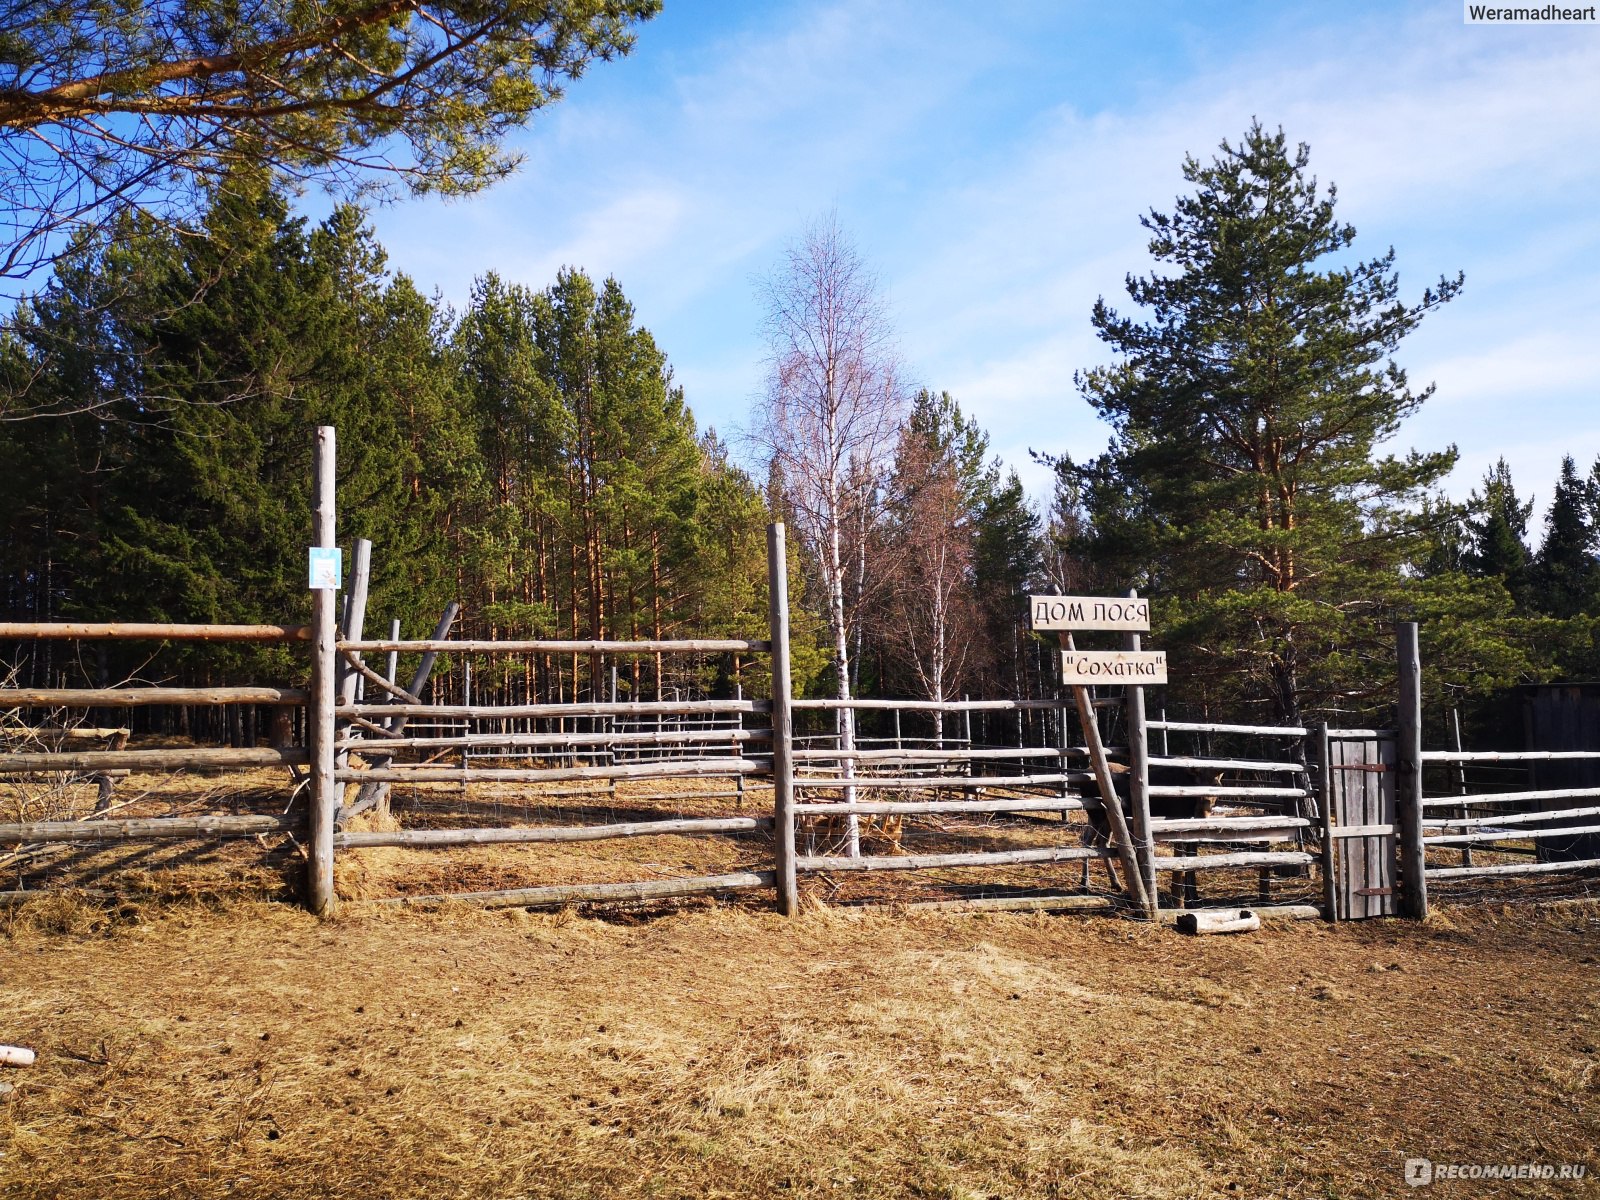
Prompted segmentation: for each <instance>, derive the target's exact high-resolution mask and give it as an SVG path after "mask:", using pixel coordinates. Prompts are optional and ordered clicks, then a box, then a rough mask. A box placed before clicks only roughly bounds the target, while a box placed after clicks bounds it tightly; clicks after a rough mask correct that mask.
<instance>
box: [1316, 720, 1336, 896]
mask: <svg viewBox="0 0 1600 1200" xmlns="http://www.w3.org/2000/svg"><path fill="white" fill-rule="evenodd" d="M1317 808H1318V810H1319V811H1318V812H1317V820H1318V822H1319V823H1320V825H1321V828H1322V907H1323V913H1322V915H1323V918H1324V919H1326V920H1329V921H1337V920H1338V919H1339V896H1338V887H1337V884H1336V881H1335V878H1334V872H1335V870H1336V867H1335V865H1334V861H1333V737H1332V735H1330V734H1329V732H1328V723H1327V722H1326V721H1324V722H1323V723H1322V724H1321V725H1320V726H1318V728H1317Z"/></svg>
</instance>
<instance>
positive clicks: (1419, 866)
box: [1394, 621, 1428, 921]
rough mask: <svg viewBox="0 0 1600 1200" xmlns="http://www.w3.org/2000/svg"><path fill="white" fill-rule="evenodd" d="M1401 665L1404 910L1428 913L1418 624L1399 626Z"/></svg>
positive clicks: (1398, 743) (1398, 809) (1398, 786)
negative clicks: (1423, 835)
mask: <svg viewBox="0 0 1600 1200" xmlns="http://www.w3.org/2000/svg"><path fill="white" fill-rule="evenodd" d="M1395 644H1396V649H1397V651H1398V659H1399V666H1400V705H1399V708H1400V712H1399V718H1400V719H1399V733H1398V736H1397V737H1396V740H1395V757H1396V758H1397V759H1398V760H1399V761H1398V762H1397V763H1396V766H1395V797H1394V799H1395V816H1396V818H1397V822H1396V823H1397V824H1398V825H1399V830H1398V832H1399V834H1400V837H1399V839H1398V840H1399V848H1400V915H1401V916H1404V917H1411V918H1413V919H1414V920H1418V921H1420V920H1422V919H1423V918H1424V917H1426V916H1427V915H1428V880H1427V876H1426V875H1425V874H1424V871H1425V869H1426V858H1425V852H1424V848H1423V845H1422V656H1421V654H1420V652H1419V651H1418V649H1417V623H1416V622H1415V621H1402V622H1400V624H1399V625H1398V626H1397V627H1396V638H1395Z"/></svg>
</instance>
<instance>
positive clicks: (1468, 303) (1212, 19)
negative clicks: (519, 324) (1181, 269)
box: [374, 0, 1600, 499]
mask: <svg viewBox="0 0 1600 1200" xmlns="http://www.w3.org/2000/svg"><path fill="white" fill-rule="evenodd" d="M1252 117H1259V118H1260V119H1261V120H1262V122H1263V123H1265V124H1267V125H1268V126H1276V125H1282V126H1283V128H1284V130H1285V132H1286V133H1287V134H1288V135H1289V137H1290V139H1291V140H1292V141H1305V142H1308V143H1309V144H1310V146H1311V154H1312V169H1313V171H1314V172H1315V174H1316V175H1317V176H1318V178H1319V179H1321V180H1323V181H1332V182H1334V183H1336V184H1337V185H1338V188H1339V197H1340V200H1339V211H1340V215H1341V216H1342V217H1343V218H1344V219H1346V220H1348V221H1350V222H1352V223H1353V224H1354V225H1355V227H1356V229H1357V231H1358V238H1357V243H1356V246H1357V249H1358V250H1360V251H1361V252H1362V254H1363V257H1371V256H1374V255H1377V254H1380V253H1382V252H1383V251H1384V250H1385V249H1387V248H1388V247H1389V246H1391V245H1392V246H1394V247H1395V250H1396V254H1397V266H1398V269H1399V272H1400V281H1401V287H1402V291H1403V293H1404V295H1405V296H1406V297H1407V298H1414V297H1415V296H1416V295H1418V294H1419V293H1420V292H1421V291H1422V289H1423V288H1424V287H1425V286H1426V285H1428V284H1430V283H1432V282H1434V281H1436V280H1437V279H1438V278H1439V277H1440V275H1442V274H1449V275H1454V274H1455V272H1456V271H1458V270H1463V271H1465V272H1466V276H1467V285H1466V290H1465V292H1464V293H1463V295H1462V297H1461V298H1460V299H1459V300H1457V301H1456V302H1455V303H1453V304H1451V305H1449V306H1447V307H1446V308H1444V309H1443V310H1441V311H1440V312H1438V313H1436V314H1435V315H1434V316H1432V317H1431V318H1430V319H1429V320H1428V321H1427V322H1425V324H1424V326H1423V328H1422V329H1421V331H1419V332H1418V333H1417V334H1415V335H1413V337H1412V338H1411V339H1409V340H1408V341H1407V343H1406V344H1405V345H1404V346H1403V347H1402V350H1401V353H1400V356H1399V361H1400V363H1401V365H1402V366H1404V367H1405V368H1407V370H1408V371H1409V373H1410V376H1411V380H1412V383H1413V385H1422V384H1426V383H1428V382H1429V381H1433V382H1435V383H1437V385H1438V393H1437V394H1436V396H1435V397H1434V398H1433V399H1432V400H1431V401H1430V402H1429V404H1428V405H1427V406H1426V407H1425V408H1424V410H1423V412H1422V413H1421V414H1419V415H1418V416H1417V417H1416V418H1414V419H1413V420H1412V421H1411V422H1410V423H1408V425H1407V426H1406V427H1405V428H1404V430H1403V431H1402V434H1401V436H1400V438H1399V439H1398V441H1397V443H1396V446H1395V448H1396V449H1402V450H1403V449H1405V448H1406V447H1408V446H1416V447H1418V448H1426V449H1432V448H1437V447H1440V446H1442V445H1445V444H1448V443H1451V442H1454V443H1456V444H1457V445H1458V446H1459V447H1460V449H1461V456H1462V458H1461V466H1460V467H1459V468H1458V470H1457V473H1456V475H1455V477H1453V479H1452V481H1451V490H1452V491H1453V492H1454V493H1455V494H1457V495H1458V496H1464V495H1465V494H1466V493H1467V492H1468V491H1469V490H1470V489H1471V488H1472V487H1473V485H1474V484H1475V483H1476V482H1477V480H1478V479H1479V478H1481V476H1482V474H1483V472H1484V470H1485V468H1486V467H1488V466H1489V465H1490V464H1491V463H1493V461H1494V460H1495V458H1496V457H1498V456H1500V455H1504V456H1505V457H1506V458H1507V459H1508V460H1509V461H1510V463H1511V466H1512V469H1513V472H1514V475H1515V477H1516V479H1517V481H1518V484H1519V486H1520V488H1521V490H1523V491H1524V493H1537V494H1538V495H1539V496H1540V497H1541V499H1543V498H1544V497H1546V496H1547V494H1548V492H1549V488H1550V484H1551V482H1552V480H1553V479H1554V476H1555V474H1556V470H1557V467H1558V465H1559V462H1560V458H1561V456H1562V455H1563V454H1567V453H1570V454H1573V455H1575V456H1576V457H1577V458H1578V459H1579V461H1580V464H1582V465H1584V466H1587V465H1588V464H1589V463H1592V462H1593V461H1594V459H1595V456H1596V454H1597V453H1600V254H1597V251H1600V27H1596V26H1551V27H1546V28H1537V27H1532V28H1530V27H1503V26H1502V27H1493V26H1473V27H1468V26H1466V25H1464V23H1463V21H1462V7H1461V3H1460V0H1454V2H1453V3H1452V2H1451V0H1434V2H1429V3H1414V4H1403V3H1389V4H1360V3H1340V4H1300V5H1295V4H1283V3H1278V4H1266V3H1231V4H1211V3H1198V2H1197V3H1187V4H1182V5H1179V4H1173V3H1142V2H1137V0H1136V2H1123V3H1117V4H1105V3H1096V4H1087V3H1077V2H1061V3H1050V2H1046V0H1038V2H1036V3H1031V4H1029V3H1008V2H1005V0H1000V2H996V3H988V4H984V5H973V4H970V3H947V2H944V0H925V2H923V3H911V2H897V0H884V2H882V3H869V2H855V3H838V4H806V3H793V4H791V3H764V4H736V3H717V2H714V0H666V9H665V11H664V12H663V14H662V15H661V16H660V17H658V18H657V19H656V20H654V21H652V22H650V23H649V24H647V25H645V26H644V27H643V28H642V29H641V30H640V35H639V43H638V47H637V49H636V50H635V52H634V53H633V55H632V56H631V57H629V58H627V59H624V60H621V61H620V62H616V63H609V64H599V65H597V66H595V67H594V68H592V70H591V71H590V73H589V74H587V75H586V76H585V77H584V78H583V79H581V80H579V81H578V83H577V84H575V85H574V86H573V87H572V88H571V90H570V93H569V95H568V97H567V99H566V100H565V101H564V102H563V103H562V104H560V105H559V106H558V107H556V108H554V109H551V110H549V111H548V112H546V113H545V114H544V115H543V117H542V118H541V119H539V120H538V121H537V122H536V123H535V125H534V126H532V127H531V128H530V129H529V130H527V131H525V132H524V133H523V134H521V135H520V136H519V138H518V145H519V147H520V149H521V150H523V151H524V152H525V153H526V155H527V163H526V165H525V167H524V169H523V171H522V172H521V174H520V175H519V176H517V177H516V178H514V179H512V180H510V181H508V182H507V183H505V184H502V185H500V186H499V187H497V188H495V189H493V190H492V191H490V192H488V193H485V194H484V195H481V196H478V197H474V198H472V199H469V200H465V201H450V202H442V201H423V202H417V201H410V202H405V203H402V204H398V205H395V206H393V207H389V208H386V209H383V210H380V211H379V212H377V213H376V214H374V219H375V223H376V225H377V228H378V231H379V235H380V237H381V238H382V240H383V242H384V244H385V245H386V246H387V248H388V250H389V252H390V255H391V263H392V265H393V266H395V267H396V268H397V269H400V270H404V271H406V272H408V273H409V274H411V275H412V276H413V277H414V278H415V279H416V280H417V281H418V283H419V284H420V285H421V286H422V287H423V288H424V289H425V290H432V289H434V288H437V289H439V290H440V291H441V292H442V293H443V295H444V296H445V298H446V299H447V300H449V301H451V302H452V303H455V304H458V305H459V304H461V303H462V302H463V301H464V300H465V299H466V297H467V296H468V294H469V292H470V289H471V284H472V280H473V278H474V277H475V276H476V275H478V274H481V273H482V272H484V271H487V270H490V269H493V270H496V271H499V272H500V273H501V274H502V275H503V276H505V277H507V278H510V279H513V280H516V281H518V282H521V283H525V284H529V285H531V286H535V287H543V286H545V285H547V284H548V283H550V282H552V281H553V279H554V277H555V273H556V271H557V269H558V268H560V267H561V266H563V265H573V266H579V267H582V268H584V269H585V270H587V271H589V272H590V273H591V274H592V275H595V276H596V277H601V276H605V275H615V276H616V277H617V279H618V280H619V281H620V282H621V284H622V286H623V289H624V291H625V292H626V293H627V294H628V296H629V297H630V298H631V299H632V300H633V302H634V304H635V306H636V307H637V309H638V314H639V320H640V322H641V324H643V325H645V326H646V327H648V328H649V329H650V330H651V331H652V332H653V333H654V334H655V336H656V338H657V340H658V341H659V343H660V344H661V346H662V347H663V348H664V349H665V351H666V352H667V354H668V355H669V357H670V358H671V361H672V363H673V367H674V369H675V371H676V373H677V377H678V379H679V381H680V382H681V383H682V384H683V385H684V388H685V391H686V393H687V396H688V399H689V402H690V404H691V405H692V407H693V408H694V410H695V413H696V415H697V416H698V417H699V419H700V421H701V423H702V425H705V424H712V425H715V426H717V427H718V429H719V430H723V431H725V432H730V431H733V430H735V429H737V427H738V426H740V425H741V424H742V422H743V421H744V420H745V417H746V413H747V412H748V410H749V407H750V403H751V400H752V398H753V397H755V396H756V395H757V394H758V393H759V391H760V388H761V383H762V374H763V362H762V360H763V346H762V343H761V338H760V322H761V315H762V313H761V304H760V300H759V297H758V291H757V281H758V280H759V279H760V278H761V277H762V276H763V275H765V274H767V273H768V272H770V271H771V270H772V269H773V268H774V266H775V265H776V264H777V263H778V261H779V259H780V257H781V255H782V252H783V248H784V246H785V244H786V243H787V242H788V241H790V240H791V239H793V238H794V237H795V236H796V235H798V234H799V233H800V232H801V231H802V230H803V229H804V227H805V226H806V224H807V223H808V222H809V221H811V220H812V219H814V218H815V217H817V216H819V215H821V214H824V213H826V212H828V211H829V210H836V211H837V213H838V216H839V220H840V223H841V225H842V226H843V227H844V228H845V229H846V230H847V232H848V233H849V234H850V236H851V237H852V239H853V240H854V242H855V243H856V246H857V248H858V249H859V250H860V252H861V253H862V255H863V256H864V258H866V259H867V261H868V262H869V263H870V264H871V265H872V267H873V269H874V270H875V271H876V273H877V276H878V279H879V281H880V286H881V289H882V292H883V294H884V296H885V297H886V299H887V301H888V304H889V308H890V311H891V313H892V316H893V321H894V324H895V327H896V329H897V331H898V335H899V341H900V350H901V354H902V357H903V359H904V361H905V364H906V367H907V368H908V370H909V373H910V376H911V378H912V380H913V381H914V382H915V383H916V384H918V385H921V386H927V387H931V388H935V389H940V388H943V389H947V390H949V391H950V392H952V393H953V394H954V395H955V396H956V397H957V399H958V400H960V401H961V403H962V405H963V407H965V408H966V409H967V410H968V411H970V412H972V413H974V414H975V415H976V416H977V417H978V418H979V420H980V421H982V423H983V424H984V426H985V427H986V428H987V429H988V430H989V431H990V433H991V435H992V437H993V443H994V448H995V450H996V451H997V452H998V453H999V454H1000V455H1001V456H1002V457H1003V458H1004V459H1005V461H1006V462H1007V463H1008V464H1010V465H1013V466H1015V467H1016V468H1017V469H1018V470H1019V471H1020V472H1021V473H1022V475H1023V477H1024V479H1025V481H1026V482H1027V483H1028V485H1029V488H1030V491H1031V492H1032V493H1033V494H1034V495H1035V496H1036V497H1039V498H1042V497H1043V495H1044V494H1045V492H1046V490H1047V487H1048V480H1047V476H1046V473H1045V472H1044V471H1043V470H1042V469H1040V468H1038V467H1036V466H1034V465H1033V464H1031V463H1030V461H1029V457H1028V449H1029V448H1030V447H1032V448H1035V449H1040V450H1045V451H1051V452H1057V451H1061V450H1067V451H1070V452H1072V453H1073V454H1075V455H1086V454H1091V453H1093V452H1095V451H1096V450H1098V449H1099V448H1100V447H1102V446H1103V445H1104V443H1105V440H1106V436H1107V431H1106V429H1105V428H1104V426H1102V425H1101V424H1100V423H1099V422H1098V420H1097V419H1096V418H1095V416H1094V414H1093V413H1092V412H1091V411H1090V409H1089V407H1088V406H1087V404H1085V403H1084V401H1083V400H1082V399H1081V398H1080V397H1079V396H1078V394H1077V392H1076V390H1075V389H1074V387H1073V385H1072V374H1073V372H1074V371H1075V370H1077V369H1079V368H1081V367H1086V366H1092V365H1094V364H1097V363H1100V362H1103V361H1106V360H1107V354H1106V350H1105V348H1104V347H1103V346H1102V345H1101V344H1100V343H1098V342H1097V341H1096V339H1095V338H1094V335H1093V332H1092V330H1091V329H1090V326H1089V310H1090V308H1091V306H1092V305H1093V303H1094V301H1095V299H1096V297H1097V296H1101V295H1104V296H1106V297H1107V298H1108V299H1109V300H1111V301H1112V302H1113V303H1116V302H1118V300H1121V301H1124V302H1125V300H1126V296H1125V293H1124V290H1123V287H1124V284H1123V280H1124V277H1125V276H1126V275H1127V274H1128V273H1129V272H1135V273H1141V274H1142V273H1146V272H1147V271H1148V270H1149V268H1150V260H1149V257H1148V254H1147V252H1146V248H1145V243H1146V236H1145V234H1144V231H1143V230H1142V229H1141V228H1140V226H1139V224H1138V216H1139V214H1140V213H1142V212H1146V211H1148V210H1150V209H1151V208H1156V209H1159V210H1161V211H1169V210H1170V208H1171V205H1172V201H1173V198H1174V197H1175V196H1176V195H1178V194H1179V193H1180V192H1182V191H1183V190H1184V183H1183V180H1182V176H1181V163H1182V160H1183V156H1184V154H1185V153H1193V154H1195V155H1196V156H1198V157H1200V158H1202V159H1207V158H1209V157H1210V154H1211V152H1212V151H1213V150H1214V149H1215V147H1216V145H1217V143H1218V142H1219V141H1220V140H1221V139H1222V138H1224V137H1227V138H1230V139H1237V138H1238V136H1239V135H1240V134H1241V133H1242V132H1243V131H1244V130H1245V129H1246V127H1247V126H1248V125H1249V123H1250V121H1251V119H1252ZM1124 306H1125V305H1124Z"/></svg>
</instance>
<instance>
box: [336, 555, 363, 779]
mask: <svg viewBox="0 0 1600 1200" xmlns="http://www.w3.org/2000/svg"><path fill="white" fill-rule="evenodd" d="M371 576H372V543H371V542H370V541H368V540H367V539H366V538H360V539H358V540H357V541H356V552H355V557H354V560H353V561H352V562H351V564H350V586H349V588H348V589H347V590H346V592H345V597H344V622H343V627H342V628H341V629H340V630H339V640H340V641H341V642H359V641H360V640H361V634H362V631H363V630H364V629H365V628H366V622H367V584H368V581H369V580H370V579H371ZM359 663H360V656H359V655H357V656H356V657H355V658H354V659H353V660H340V661H339V662H338V663H337V666H338V670H339V703H340V704H341V705H344V706H349V705H351V704H354V703H355V702H356V689H357V687H358V685H359V683H360V674H361V673H360V671H359V670H358V669H357V664H359ZM349 762H350V755H349V753H348V752H345V751H340V752H338V754H337V756H336V758H335V765H336V766H338V767H340V768H343V767H346V766H348V765H349Z"/></svg>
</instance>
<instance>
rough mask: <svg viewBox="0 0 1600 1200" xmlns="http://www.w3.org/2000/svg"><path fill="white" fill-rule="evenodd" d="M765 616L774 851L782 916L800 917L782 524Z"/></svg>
mask: <svg viewBox="0 0 1600 1200" xmlns="http://www.w3.org/2000/svg"><path fill="white" fill-rule="evenodd" d="M767 614H768V620H769V622H770V625H771V630H772V822H773V823H772V846H773V857H774V860H775V861H774V872H773V874H774V877H775V880H776V883H777V887H778V911H779V912H781V913H783V915H784V916H786V917H794V916H798V915H799V913H800V892H799V888H798V885H797V883H796V880H795V864H794V713H793V710H792V708H791V707H790V703H789V702H790V699H791V693H790V680H789V565H788V557H787V553H786V550H785V546H784V532H783V522H782V521H774V522H772V524H770V525H768V526H767Z"/></svg>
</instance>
